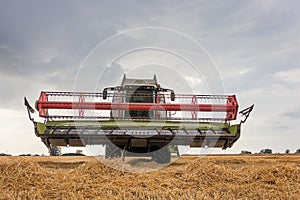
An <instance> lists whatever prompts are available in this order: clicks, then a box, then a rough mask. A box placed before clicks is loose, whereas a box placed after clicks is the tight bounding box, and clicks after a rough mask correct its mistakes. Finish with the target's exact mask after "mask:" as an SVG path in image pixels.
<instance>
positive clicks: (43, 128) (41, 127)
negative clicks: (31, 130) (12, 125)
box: [36, 122, 47, 134]
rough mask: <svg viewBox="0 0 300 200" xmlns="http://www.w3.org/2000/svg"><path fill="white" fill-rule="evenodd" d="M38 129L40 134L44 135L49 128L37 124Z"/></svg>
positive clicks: (42, 124)
mask: <svg viewBox="0 0 300 200" xmlns="http://www.w3.org/2000/svg"><path fill="white" fill-rule="evenodd" d="M36 129H37V131H38V133H39V134H44V133H45V131H46V130H47V126H46V125H45V124H44V123H40V122H37V123H36Z"/></svg>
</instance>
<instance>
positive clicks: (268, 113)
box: [0, 0, 300, 155]
mask: <svg viewBox="0 0 300 200" xmlns="http://www.w3.org/2000/svg"><path fill="white" fill-rule="evenodd" d="M0 4H1V6H0V27H1V28H0V78H1V79H0V81H1V84H0V102H1V103H0V125H1V132H0V134H1V140H0V152H3V153H10V154H13V155H17V154H22V153H32V154H36V153H37V154H42V153H44V154H47V152H48V151H47V148H46V147H45V146H44V145H43V143H42V142H41V141H40V139H39V138H37V137H36V136H35V135H34V132H33V126H32V123H31V122H30V121H29V119H28V116H27V112H26V109H25V107H24V105H23V98H24V96H26V97H27V98H28V100H29V101H30V102H31V104H34V101H35V100H36V99H37V98H38V97H39V93H40V91H73V90H89V91H95V90H98V89H99V90H101V88H102V87H103V86H105V85H109V84H115V83H118V81H119V80H120V79H121V77H122V75H123V73H124V72H126V73H129V75H132V76H137V75H141V76H146V75H148V74H151V75H149V78H151V77H152V76H153V75H152V73H153V72H154V73H155V71H156V72H157V74H158V79H159V80H160V82H161V83H162V85H163V84H165V85H166V86H168V87H170V88H176V90H177V91H179V92H180V93H181V92H185V91H187V90H188V89H191V90H192V91H193V92H200V93H201V92H203V93H206V92H207V91H210V92H211V93H215V92H220V91H221V90H222V92H224V93H226V94H235V95H237V98H238V101H239V106H240V108H241V109H242V108H246V107H247V106H249V105H251V104H255V109H254V111H253V112H252V113H251V116H250V118H249V119H248V121H247V123H246V124H244V125H243V127H242V135H241V138H240V139H239V140H238V142H237V143H236V144H235V145H234V146H233V147H232V148H231V149H228V150H226V151H225V153H239V152H240V151H241V150H249V151H252V152H259V150H260V149H263V148H271V149H273V151H274V152H281V153H282V152H284V151H285V150H286V149H290V150H291V152H295V151H296V149H298V148H300V143H299V141H300V134H299V132H300V128H299V126H298V125H299V124H300V105H299V97H300V90H299V86H300V79H299V78H298V77H300V20H299V19H300V13H299V11H298V10H299V9H298V8H299V6H300V2H299V1H296V0H295V1H293V0H291V1H276V0H275V1H271V0H266V1H258V0H257V1H255V0H254V1H238V0H228V1H214V0H213V1H196V0H194V1H193V0H190V1H131V0H129V1H126V2H125V1H114V2H112V1H84V2H83V1H47V2H45V1H44V2H40V1H31V0H29V1H4V0H1V1H0ZM145 27H148V28H145ZM149 27H156V28H149ZM150 46H151V48H148V49H147V48H146V49H145V48H144V49H142V50H136V51H132V52H131V51H130V50H133V49H137V48H140V47H150ZM152 47H153V48H152ZM154 47H155V48H154ZM164 49H167V50H168V51H165V50H164ZM126 51H129V52H127V54H126V56H123V57H118V56H119V55H121V54H122V52H123V53H124V52H126ZM170 52H175V53H178V54H171V53H170ZM172 55H173V57H172ZM174 55H177V56H174ZM178 55H183V57H185V58H188V59H189V60H190V61H192V63H194V64H195V65H196V67H197V69H198V72H200V73H198V74H197V73H194V72H193V68H192V67H191V66H190V65H188V64H187V62H183V61H182V59H178V57H179V56H178ZM183 57H180V58H183ZM147 59H148V60H147ZM133 66H135V67H136V66H139V67H138V68H133ZM186 67H190V69H192V70H185V69H186ZM196 71H197V70H196ZM171 74H173V75H172V76H173V78H172V76H170V75H171ZM177 75H178V77H185V80H183V82H184V83H185V84H179V82H178V81H176V80H177V79H176V78H174V77H175V76H177ZM65 151H68V150H65ZM195 152H197V150H195ZM213 152H216V153H218V152H224V151H221V150H214V151H213Z"/></svg>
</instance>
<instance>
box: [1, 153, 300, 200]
mask: <svg viewBox="0 0 300 200" xmlns="http://www.w3.org/2000/svg"><path fill="white" fill-rule="evenodd" d="M104 162H108V163H109V164H110V165H113V166H115V167H117V168H118V169H121V170H115V169H113V168H111V167H108V166H107V165H106V164H103V163H104ZM160 167H161V166H159V165H158V164H156V163H154V162H153V161H151V160H149V159H146V158H127V159H126V160H125V162H123V161H121V160H111V161H103V162H99V160H97V159H95V158H93V157H1V158H0V199H295V200H296V199H300V174H299V172H300V155H291V154H290V155H269V156H265V155H247V156H246V155H235V156H205V157H192V156H191V157H181V158H179V159H177V160H176V161H175V162H173V163H171V164H170V165H167V166H165V167H163V168H160ZM135 168H136V169H137V168H138V169H139V170H140V172H141V169H145V172H144V173H132V172H128V171H134V170H133V169H135ZM156 168H157V170H154V171H149V170H147V169H156ZM146 171H149V172H146Z"/></svg>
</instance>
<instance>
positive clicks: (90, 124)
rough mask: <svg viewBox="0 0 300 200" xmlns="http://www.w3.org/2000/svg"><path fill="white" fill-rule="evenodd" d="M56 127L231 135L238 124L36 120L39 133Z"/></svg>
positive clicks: (236, 129)
mask: <svg viewBox="0 0 300 200" xmlns="http://www.w3.org/2000/svg"><path fill="white" fill-rule="evenodd" d="M56 127H60V128H66V129H67V128H70V127H80V128H82V127H86V128H99V127H101V128H102V129H109V130H112V129H135V128H136V129H144V130H150V129H152V130H153V129H160V130H169V129H171V130H182V129H185V130H197V129H199V130H213V131H218V130H228V132H229V133H230V134H232V135H235V134H237V133H238V130H239V128H240V124H236V125H229V124H228V123H224V122H219V123H218V122H177V121H129V120H106V121H104V120H103V121H93V120H82V121H80V120H77V121H73V120H67V121H47V122H46V124H44V123H40V122H37V131H38V133H39V134H44V133H45V131H46V130H47V129H50V132H48V134H51V133H52V130H53V129H54V128H56Z"/></svg>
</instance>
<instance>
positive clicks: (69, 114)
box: [25, 75, 254, 163]
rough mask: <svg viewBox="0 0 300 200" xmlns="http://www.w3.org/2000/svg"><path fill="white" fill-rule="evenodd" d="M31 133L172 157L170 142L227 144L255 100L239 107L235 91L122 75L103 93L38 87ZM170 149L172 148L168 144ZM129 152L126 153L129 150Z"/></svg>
mask: <svg viewBox="0 0 300 200" xmlns="http://www.w3.org/2000/svg"><path fill="white" fill-rule="evenodd" d="M25 105H26V106H27V110H28V115H29V118H30V120H31V121H32V122H33V124H34V130H35V134H36V136H38V137H40V138H41V140H42V142H43V143H44V144H45V145H46V146H47V147H48V148H49V150H51V148H53V147H56V146H76V147H83V146H86V145H100V144H101V145H106V153H105V154H106V157H107V158H115V157H123V158H124V156H125V155H126V153H127V152H132V153H146V154H147V155H151V156H152V158H153V160H155V161H156V162H158V163H168V162H170V159H171V153H170V149H172V148H169V147H174V146H177V145H185V146H190V147H216V148H222V149H226V148H228V147H231V146H232V145H233V144H234V143H235V142H236V141H237V140H238V139H239V137H240V132H241V124H242V123H244V122H245V121H246V120H247V118H248V116H249V114H250V112H251V111H252V109H253V107H254V105H252V106H250V107H249V108H247V109H245V110H242V111H240V114H241V115H242V116H243V117H242V120H241V121H240V122H239V123H236V124H231V123H230V122H231V121H233V120H235V119H236V117H237V114H238V102H237V99H236V97H235V95H188V94H176V95H175V92H174V90H171V89H166V88H162V87H160V84H158V82H157V79H156V76H155V75H154V78H153V79H127V78H126V76H125V75H124V78H123V81H122V84H121V85H120V86H116V87H109V88H105V89H104V90H103V92H102V93H85V92H41V94H40V97H39V99H38V100H37V101H36V106H35V108H36V110H37V111H38V112H39V117H41V118H43V119H44V122H37V121H36V120H34V119H33V118H32V116H31V114H32V113H34V109H33V108H32V107H31V106H30V105H29V103H28V101H27V99H26V98H25ZM173 149H174V148H173ZM132 153H131V154H132Z"/></svg>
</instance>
